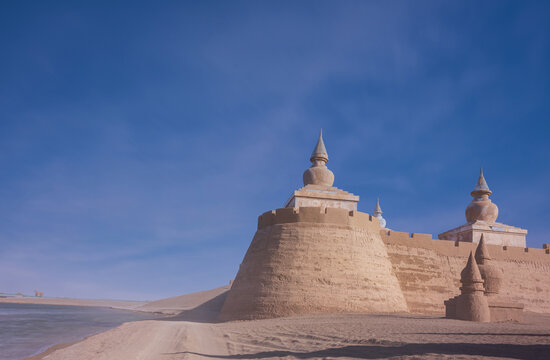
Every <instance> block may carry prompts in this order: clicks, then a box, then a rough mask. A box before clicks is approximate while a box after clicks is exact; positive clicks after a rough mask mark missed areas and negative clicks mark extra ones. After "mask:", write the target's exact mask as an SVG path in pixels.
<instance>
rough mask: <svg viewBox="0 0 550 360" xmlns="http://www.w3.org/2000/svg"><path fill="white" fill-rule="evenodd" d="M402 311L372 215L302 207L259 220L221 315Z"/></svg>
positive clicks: (225, 317)
mask: <svg viewBox="0 0 550 360" xmlns="http://www.w3.org/2000/svg"><path fill="white" fill-rule="evenodd" d="M407 311H408V309H407V305H406V302H405V298H404V296H403V293H402V292H401V289H400V287H399V283H398V281H397V278H396V277H395V274H394V273H393V270H392V264H391V263H390V260H389V258H388V254H387V251H386V247H385V245H384V243H383V242H382V239H381V237H380V227H379V226H378V220H377V219H376V218H373V217H371V216H369V215H368V214H365V213H360V212H357V211H348V210H345V209H336V208H326V209H324V208H318V207H311V208H307V207H306V208H304V207H302V208H299V209H295V208H283V209H277V210H276V211H271V212H267V213H265V214H263V215H261V216H260V217H259V218H258V231H257V232H256V234H255V236H254V238H253V240H252V243H251V244H250V247H249V249H248V251H247V253H246V255H245V257H244V259H243V262H242V263H241V266H240V268H239V271H238V273H237V276H236V278H235V281H234V282H233V286H232V288H231V290H230V292H229V294H228V296H227V299H226V301H225V303H224V306H223V308H222V311H221V313H220V320H236V319H260V318H273V317H282V316H291V315H298V314H315V313H338V312H368V313H389V312H407Z"/></svg>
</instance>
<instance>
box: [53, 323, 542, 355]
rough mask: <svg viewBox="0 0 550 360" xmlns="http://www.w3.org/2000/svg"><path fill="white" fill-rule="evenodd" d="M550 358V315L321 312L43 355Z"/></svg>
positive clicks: (167, 330)
mask: <svg viewBox="0 0 550 360" xmlns="http://www.w3.org/2000/svg"><path fill="white" fill-rule="evenodd" d="M279 358H284V359H346V358H347V359H354V358H355V359H377V358H393V359H419V358H421V359H448V358H453V359H498V358H502V359H548V358H550V317H549V316H547V315H534V314H527V315H526V318H525V323H522V324H517V323H475V322H467V321H460V320H450V319H443V318H438V317H434V316H415V315H362V314H348V315H316V316H299V317H292V318H279V319H266V320H252V321H236V322H228V323H197V322H189V321H178V320H173V319H166V318H165V319H163V320H148V321H139V322H133V323H125V324H123V325H121V326H120V327H118V328H116V329H112V330H110V331H106V332H104V333H100V334H97V335H94V336H91V337H89V338H87V339H85V340H83V341H81V342H78V343H76V344H73V345H70V346H68V347H66V348H62V349H59V350H56V351H54V352H52V353H50V354H49V355H46V356H45V357H43V359H48V360H73V359H79V360H88V359H90V360H91V359H94V360H103V359H104V360H107V359H109V360H112V359H136V360H138V359H142V360H145V359H166V360H175V359H279Z"/></svg>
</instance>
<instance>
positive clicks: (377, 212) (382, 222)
mask: <svg viewBox="0 0 550 360" xmlns="http://www.w3.org/2000/svg"><path fill="white" fill-rule="evenodd" d="M372 214H373V215H374V217H375V218H377V219H378V222H379V223H380V227H382V228H385V227H386V219H384V218H383V217H382V208H381V207H380V198H376V207H375V208H374V211H373V212H372Z"/></svg>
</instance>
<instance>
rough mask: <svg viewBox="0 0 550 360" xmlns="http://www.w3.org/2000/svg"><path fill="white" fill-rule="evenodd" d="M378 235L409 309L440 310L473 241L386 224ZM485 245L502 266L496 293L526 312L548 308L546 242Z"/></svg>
mask: <svg viewBox="0 0 550 360" xmlns="http://www.w3.org/2000/svg"><path fill="white" fill-rule="evenodd" d="M381 236H382V240H383V241H384V243H385V244H386V247H387V251H388V255H389V257H390V260H391V262H392V266H393V270H394V273H395V274H396V276H397V279H398V280H399V284H400V286H401V290H402V291H403V294H404V296H405V299H406V300H407V305H408V307H409V311H411V312H415V313H438V314H439V313H440V314H442V313H444V306H443V301H444V300H446V299H448V298H450V297H453V296H455V295H458V294H459V291H458V288H459V286H460V282H459V280H460V271H461V270H462V268H463V267H464V264H465V263H466V259H467V258H468V255H469V254H470V251H475V247H476V245H477V244H474V243H467V242H454V241H447V240H434V239H432V236H431V235H429V234H414V233H413V234H409V233H404V232H397V231H391V230H386V229H384V230H381ZM487 248H488V250H489V253H490V256H491V257H492V259H493V264H494V265H495V266H497V267H500V268H501V269H502V270H503V271H504V278H505V281H504V282H503V284H502V288H501V291H500V293H501V295H502V296H505V297H507V298H508V299H510V300H512V301H514V302H518V303H522V304H524V305H525V310H526V311H533V312H539V313H550V246H548V245H545V246H544V248H543V249H535V248H519V247H512V246H508V247H506V246H496V245H487Z"/></svg>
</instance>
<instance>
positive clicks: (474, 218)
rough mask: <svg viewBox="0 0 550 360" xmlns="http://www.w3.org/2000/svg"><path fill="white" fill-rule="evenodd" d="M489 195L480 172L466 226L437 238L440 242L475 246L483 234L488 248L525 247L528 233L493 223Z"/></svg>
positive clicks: (494, 209)
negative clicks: (472, 244) (491, 246)
mask: <svg viewBox="0 0 550 360" xmlns="http://www.w3.org/2000/svg"><path fill="white" fill-rule="evenodd" d="M492 193H493V192H492V191H491V189H490V188H489V185H487V181H486V180H485V176H484V175H483V169H480V172H479V178H478V179H477V183H476V185H475V186H474V190H472V192H471V193H470V195H471V196H472V197H473V199H472V201H471V202H470V204H468V206H467V207H466V212H465V215H466V224H464V225H461V226H459V227H457V228H454V229H451V230H449V231H446V232H444V233H441V234H439V235H438V237H439V239H441V240H452V241H464V242H474V243H477V242H479V240H480V239H481V235H482V234H483V235H484V238H485V242H486V243H487V244H492V245H503V246H519V247H525V246H526V241H525V236H526V234H527V230H525V229H521V228H519V227H514V226H510V225H506V224H502V223H498V222H496V220H497V217H498V206H497V205H496V204H495V203H493V202H492V201H491V199H489V196H490V195H491V194H492Z"/></svg>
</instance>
